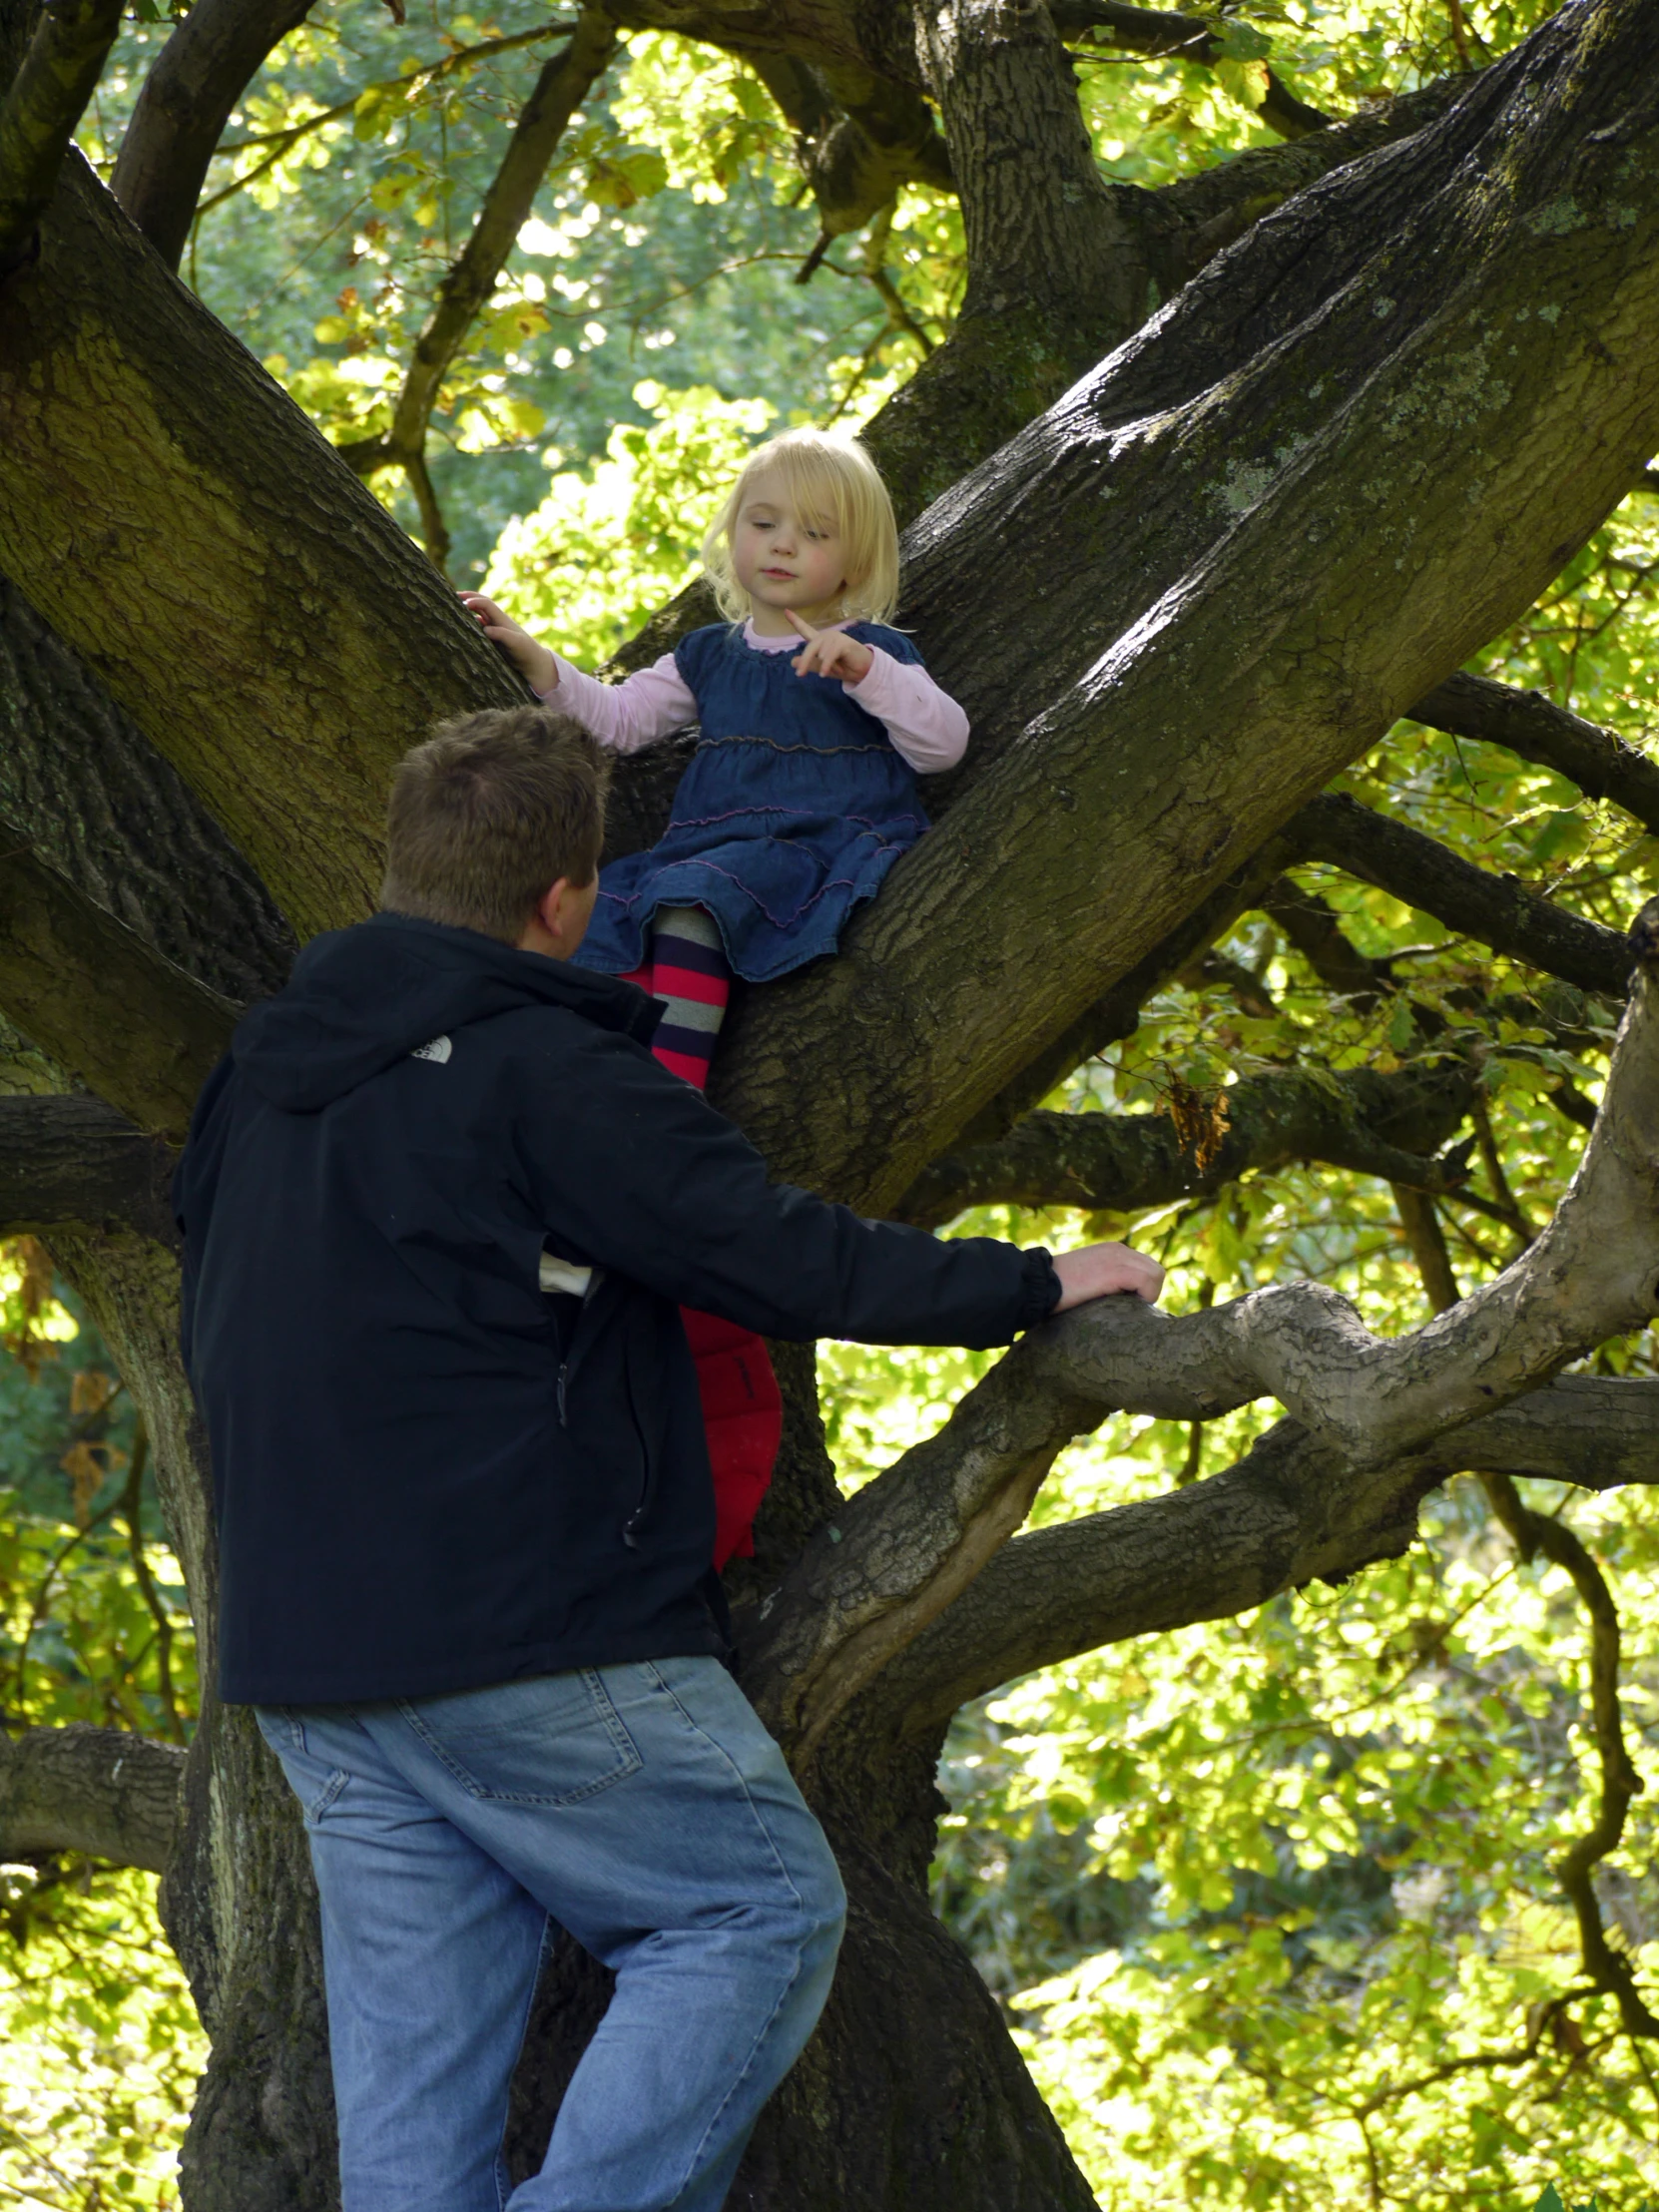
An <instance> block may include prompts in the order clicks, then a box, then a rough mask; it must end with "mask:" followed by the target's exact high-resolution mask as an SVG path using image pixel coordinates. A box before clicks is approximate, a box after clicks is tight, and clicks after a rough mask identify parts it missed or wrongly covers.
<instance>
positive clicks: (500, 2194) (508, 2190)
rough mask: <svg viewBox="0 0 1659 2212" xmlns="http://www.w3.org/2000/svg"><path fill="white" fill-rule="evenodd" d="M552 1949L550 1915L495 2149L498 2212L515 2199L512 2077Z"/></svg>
mask: <svg viewBox="0 0 1659 2212" xmlns="http://www.w3.org/2000/svg"><path fill="white" fill-rule="evenodd" d="M552 1948H553V1916H552V1914H551V1913H549V1914H548V1916H547V1918H546V1920H545V1921H544V1922H543V1923H542V1932H541V1948H540V1950H538V1951H537V1953H536V1970H535V1972H534V1973H533V1974H532V1975H531V1976H530V1986H529V1988H528V1989H527V1990H526V1991H525V1993H524V2017H523V2018H522V2019H521V2020H520V2022H519V2027H518V2057H516V2058H515V2059H514V2060H513V2064H512V2068H511V2071H510V2072H509V2073H508V2075H507V2101H506V2104H505V2106H504V2108H503V2110H502V2114H501V2139H500V2141H499V2142H498V2143H497V2144H496V2146H495V2162H494V2163H495V2200H496V2212H507V2204H508V2201H509V2199H510V2198H511V2197H512V2195H513V2193H514V2192H513V2190H512V2187H511V2186H510V2184H509V2183H508V2178H507V2166H506V2148H507V2123H508V2121H509V2120H510V2119H511V2118H512V2103H513V2076H514V2074H516V2073H517V2072H518V2059H519V2058H522V2057H523V2055H524V2038H525V2037H526V2035H528V2034H529V2032H530V2014H531V2012H532V2011H533V2010H534V2009H535V2003H536V1991H537V1990H538V1989H539V1988H540V1987H541V1977H542V1970H543V1968H544V1967H545V1966H546V1964H547V1960H548V1954H549V1952H550V1951H551V1950H552Z"/></svg>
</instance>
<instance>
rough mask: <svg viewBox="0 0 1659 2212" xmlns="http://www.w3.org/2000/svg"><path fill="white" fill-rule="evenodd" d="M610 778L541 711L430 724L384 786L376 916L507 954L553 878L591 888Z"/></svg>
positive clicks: (598, 754)
mask: <svg viewBox="0 0 1659 2212" xmlns="http://www.w3.org/2000/svg"><path fill="white" fill-rule="evenodd" d="M609 776H610V759H609V756H608V755H607V754H605V753H604V752H603V751H602V750H601V748H600V747H599V745H598V744H597V743H596V742H595V741H594V740H593V739H592V738H591V737H589V735H588V733H587V732H586V731H585V730H584V729H582V727H581V726H580V724H578V723H575V722H572V721H571V719H570V717H569V716H568V715H561V714H555V713H554V712H553V711H552V709H551V708H547V707H495V708H490V709H486V711H485V712H484V713H482V714H477V715H462V716H459V717H458V718H457V719H456V720H454V721H452V722H441V723H439V725H438V726H437V729H436V730H435V731H434V732H433V734H432V735H431V737H429V738H428V739H427V740H426V743H425V744H424V745H417V746H416V747H415V749H414V751H413V752H412V753H405V754H404V756H403V758H402V760H401V761H399V762H398V764H397V773H396V775H395V777H394V778H393V780H392V787H391V804H390V806H389V807H388V808H387V810H386V879H385V885H384V887H383V889H382V890H381V892H380V904H381V906H382V908H384V909H386V910H388V911H390V912H391V913H394V914H413V915H415V916H416V917H417V918H418V919H420V920H422V921H441V922H446V923H447V924H448V925H449V926H450V927H451V928H453V929H476V930H477V931H478V933H479V934H480V935H481V936H485V937H499V938H500V939H501V940H502V942H503V943H504V944H517V942H518V940H519V938H520V937H521V936H522V935H523V933H524V928H525V924H526V923H527V922H528V921H529V919H530V916H531V915H532V914H533V913H534V912H535V910H536V907H537V904H538V903H539V901H540V900H541V899H542V898H543V896H544V895H545V894H546V892H547V890H548V888H549V887H550V886H551V885H552V884H554V883H556V882H557V881H558V879H559V877H560V876H561V875H562V876H565V877H567V878H568V879H569V880H570V881H571V882H572V883H575V884H583V885H585V884H588V883H591V882H592V881H593V878H594V875H595V873H596V872H597V870H598V867H599V848H600V845H601V843H602V842H603V840H604V835H605V786H606V783H607V782H608V780H609Z"/></svg>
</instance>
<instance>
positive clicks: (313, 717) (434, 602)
mask: <svg viewBox="0 0 1659 2212" xmlns="http://www.w3.org/2000/svg"><path fill="white" fill-rule="evenodd" d="M65 357H74V358H76V359H78V360H79V361H80V362H81V367H80V368H79V369H78V371H77V374H76V375H75V376H74V377H73V378H70V377H63V376H60V375H58V374H57V373H56V370H55V368H54V366H53V364H54V363H58V362H61V360H62V359H64V358H65ZM48 392H49V394H50V400H49V403H48V402H47V399H46V398H45V397H44V396H43V394H46V393H48ZM158 395H165V403H162V402H161V401H160V400H159V398H158ZM112 414H113V416H114V417H115V419H117V420H118V421H119V423H120V425H121V429H120V467H119V468H116V467H113V466H112V465H111V445H110V437H111V433H110V421H111V418H112ZM157 518H166V519H165V522H163V521H160V520H158V519H157ZM0 570H4V571H5V572H6V573H7V574H9V575H10V576H12V577H13V578H14V579H15V580H16V581H17V582H18V584H19V585H20V586H21V588H22V589H24V590H25V591H26V592H28V593H29V594H30V596H31V597H32V598H33V599H34V600H35V602H36V603H37V604H40V603H42V602H44V601H47V600H48V599H49V602H50V604H51V606H52V609H53V623H54V626H55V628H56V629H57V630H58V632H59V634H60V636H61V637H63V638H64V639H65V640H66V642H68V643H69V644H70V645H71V646H72V647H73V648H74V650H75V651H76V652H77V653H79V654H80V655H81V657H82V659H83V660H84V661H85V662H86V663H87V665H88V667H89V668H90V669H91V670H92V672H93V673H94V674H95V675H96V676H97V677H98V678H99V679H100V681H101V682H103V683H104V684H105V685H106V686H107V688H108V690H109V692H110V694H111V695H112V697H114V698H115V699H116V700H117V701H118V702H119V703H120V704H121V705H122V707H123V708H124V709H125V710H126V711H127V712H128V713H129V714H131V715H132V717H133V719H134V720H135V722H137V724H138V725H139V727H140V728H141V729H143V730H144V731H145V733H146V735H147V736H148V737H149V738H150V740H151V742H152V743H153V744H154V745H156V747H157V748H158V750H159V751H161V752H162V753H164V754H165V755H166V756H167V758H168V759H169V760H171V761H172V762H173V764H174V765H175V767H177V768H178V769H179V771H180V773H181V774H182V775H183V776H184V778H185V780H186V781H187V783H189V784H190V786H191V787H192V789H193V790H194V791H195V792H196V793H197V794H198V796H199V797H200V798H201V799H203V800H204V801H205V802H206V804H207V806H208V807H209V808H210V809H211V810H212V812H213V813H214V815H215V816H216V817H217V818H218V820H219V821H220V822H221V823H222V824H223V825H224V826H225V828H226V830H227V831H228V832H229V834H230V836H231V837H232V838H234V840H235V842H236V844H237V845H238V847H239V848H240V849H241V851H242V852H244V853H245V854H246V855H247V856H248V859H249V860H250V861H251V862H252V864H253V865H254V867H255V868H257V869H258V870H259V872H260V874H261V875H262V876H263V877H264V878H265V880H266V882H267V883H268V884H269V885H270V886H271V889H272V891H273V893H274V894H275V896H276V897H277V900H278V902H279V903H280V904H281V906H282V908H283V910H284V912H286V913H287V914H288V915H289V916H290V917H291V919H292V921H293V923H294V925H295V927H296V928H297V929H298V930H299V931H300V932H301V933H302V934H308V933H309V932H310V931H312V930H314V929H317V928H321V927H331V926H335V925H337V924H339V923H341V922H344V921H351V920H357V919H360V918H361V916H362V915H363V914H365V913H367V912H369V911H371V910H372V908H373V906H374V903H375V900H376V897H377V893H378V889H379V881H380V874H381V868H382V845H381V839H382V835H383V823H384V813H385V794H386V790H387V787H388V785H389V782H390V775H391V770H392V767H393V765H394V764H395V762H396V761H397V759H398V758H399V756H400V755H401V754H402V753H403V752H404V751H405V750H406V749H407V747H408V746H409V745H411V744H412V743H414V742H415V741H416V740H417V739H418V738H419V737H420V736H421V735H422V734H423V733H424V732H425V731H426V730H427V729H428V728H429V727H430V724H431V722H432V720H433V718H434V716H437V715H441V714H457V713H464V712H467V711H469V710H472V709H476V708H480V707H486V706H491V705H507V704H511V703H514V702H517V701H520V700H522V699H523V698H524V696H525V694H524V691H523V687H522V686H521V685H520V684H519V683H518V682H517V681H516V679H515V678H514V677H513V676H512V675H511V674H510V673H509V671H508V670H507V668H506V666H505V664H504V663H503V662H502V661H501V659H500V658H499V656H498V655H497V654H496V653H495V652H494V651H493V650H492V649H491V648H490V646H489V645H488V644H486V642H485V641H484V640H483V638H482V637H480V636H479V634H478V628H477V625H476V623H474V622H472V621H471V620H470V619H469V618H468V617H467V615H466V614H465V613H464V611H463V610H462V609H461V608H460V606H459V605H458V604H457V602H456V600H455V596H454V594H453V593H452V592H451V591H449V590H448V588H447V587H446V586H445V584H444V583H443V581H442V579H441V578H440V577H439V576H438V575H437V574H436V572H435V571H434V570H433V568H432V566H431V563H430V562H429V561H427V559H426V558H425V556H424V555H423V554H422V553H421V551H420V550H419V548H418V547H417V546H415V545H413V544H411V543H410V541H409V539H408V538H407V537H406V536H405V535H404V533H403V532H402V530H401V529H399V527H398V526H397V524H396V523H395V522H394V521H393V520H392V518H391V516H390V515H389V514H388V513H387V512H386V510H385V509H384V508H383V507H382V506H381V505H380V503H379V501H378V500H376V499H375V498H374V497H373V495H372V493H370V492H369V491H368V490H367V488H366V487H365V486H363V485H360V484H358V483H357V482H356V481H355V479H354V478H353V477H352V475H351V473H350V471H349V470H348V469H347V468H346V467H345V465H344V463H343V462H342V461H341V460H340V459H339V456H338V455H337V454H336V453H335V451H334V450H333V448H332V447H331V446H330V445H328V444H327V443H326V442H325V441H324V440H323V439H322V438H321V437H320V436H319V435H318V434H317V433H316V431H315V430H314V429H312V428H311V426H310V425H309V424H308V423H307V422H306V421H305V419H304V417H303V416H302V415H301V414H300V412H299V410H298V409H297V408H296V407H295V406H294V404H293V402H292V401H291V400H290V399H289V398H288V397H287V395H286V393H285V392H283V391H282V390H281V388H280V387H279V386H278V385H277V383H276V382H275V381H274V380H273V379H272V378H271V377H270V376H269V375H267V373H266V372H265V370H264V369H263V368H261V366H260V365H259V363H258V362H257V361H256V360H254V358H253V357H252V355H250V354H248V353H247V352H245V351H244V349H243V348H242V347H241V346H239V345H238V344H237V342H236V340H235V339H234V338H233V337H231V335H230V334H229V332H228V331H226V330H225V328H224V327H223V325H222V324H220V323H219V322H218V321H216V319H215V318H214V317H213V316H212V315H211V314H210V313H209V312H208V310H207V309H206V308H205V307H204V306H203V305H202V304H201V303H200V301H198V300H197V299H196V298H195V297H194V296H193V295H192V294H191V293H190V292H189V291H187V290H186V288H185V287H184V286H183V285H182V284H180V283H179V282H178V280H177V279H176V278H175V277H171V276H170V275H169V274H168V272H167V271H166V270H165V269H164V268H163V267H162V266H161V264H160V263H159V262H158V261H157V259H156V257H155V256H154V255H153V254H152V253H151V252H150V250H149V248H148V247H147V246H146V245H145V243H144V241H143V240H142V239H141V238H140V237H139V236H138V234H137V233H136V232H135V231H134V230H133V229H132V227H131V225H130V224H128V223H126V222H125V221H124V220H123V219H121V218H120V217H119V215H118V214H117V213H116V211H115V209H114V206H113V203H112V202H111V201H110V200H109V198H108V196H107V195H106V194H105V193H104V192H103V190H102V188H101V187H100V186H99V185H98V184H97V182H96V181H95V180H94V179H93V177H92V176H91V173H90V172H89V170H88V169H87V167H86V165H85V163H84V162H82V161H81V160H80V158H79V157H78V156H75V155H72V156H71V158H70V160H69V162H68V163H67V164H66V165H65V173H64V177H63V180H62V182H61V183H60V186H59V190H58V196H57V198H56V200H55V202H54V204H53V209H52V212H51V214H50V216H49V218H48V220H47V222H46V224H45V225H44V226H43V230H42V254H41V259H40V261H39V262H38V263H37V264H36V265H35V266H34V268H33V269H32V270H31V271H29V272H28V274H27V276H26V277H22V278H19V279H17V280H16V282H14V284H13V285H12V286H11V287H10V289H9V291H8V294H7V301H6V313H5V315H4V316H3V317H0ZM210 599H211V605H210ZM116 1103H121V1102H120V1101H116Z"/></svg>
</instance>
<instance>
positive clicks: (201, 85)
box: [110, 0, 311, 269]
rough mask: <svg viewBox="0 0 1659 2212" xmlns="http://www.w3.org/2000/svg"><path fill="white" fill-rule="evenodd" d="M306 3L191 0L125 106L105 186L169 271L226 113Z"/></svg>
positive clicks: (296, 0) (308, 1)
mask: <svg viewBox="0 0 1659 2212" xmlns="http://www.w3.org/2000/svg"><path fill="white" fill-rule="evenodd" d="M310 8H311V0H196V4H195V5H194V6H193V7H192V9H191V11H190V13H189V14H188V15H187V16H186V17H185V18H184V19H183V21H182V22H180V23H178V24H177V25H176V26H175V28H174V31H173V34H172V36H171V37H170V38H169V40H168V42H167V44H166V45H165V46H164V47H163V48H162V50H161V52H160V54H158V55H157V57H156V61H155V65H154V67H153V68H152V69H151V71H150V74H149V76H148V77H147V78H146V79H145V81H144V87H143V89H142V91H141V92H140V93H139V96H138V99H137V101H136V102H135V103H134V106H133V113H132V116H131V118H130V119H129V121H128V124H127V130H126V134H125V136H124V137H123V139H122V141H121V151H120V153H119V154H118V155H117V156H116V163H115V169H114V172H113V173H112V175H111V177H110V190H111V192H113V193H114V194H115V197H116V198H117V200H119V201H120V203H121V205H122V206H123V207H124V208H125V209H126V211H127V213H128V214H129V215H130V216H131V217H132V219H133V221H134V222H135V223H136V224H137V225H138V227H139V229H140V230H141V231H142V232H143V233H144V235H145V237H146V238H147V239H148V240H149V241H150V243H151V245H152V246H153V247H154V248H155V249H156V252H157V253H158V254H160V256H161V257H162V259H163V261H165V262H166V264H167V266H168V268H169V269H177V268H178V266H179V257H180V255H181V254H183V252H184V250H185V242H186V240H187V239H188V238H189V237H190V227H191V221H192V218H193V217H194V216H195V214H196V203H197V200H198V199H199V198H200V196H201V192H202V185H203V180H204V179H205V178H206V176H207V174H208V165H209V163H210V162H211V161H212V160H213V156H214V150H215V148H216V147H217V146H218V144H219V141H220V138H221V136H222V134H223V132H224V129H225V126H226V124H227V123H228V122H229V121H230V119H231V111H232V110H233V109H234V108H235V106H236V104H237V102H238V101H239V100H240V99H241V98H242V96H243V94H244V92H246V91H247V89H248V86H249V85H250V83H251V82H252V81H253V79H254V78H255V76H257V75H258V73H259V71H260V69H261V68H262V67H263V66H264V64H265V61H266V58H267V56H268V55H270V54H271V53H272V52H273V51H274V50H275V48H276V47H277V46H278V45H279V44H280V42H281V41H282V40H283V39H284V38H286V36H287V34H288V33H289V32H290V31H291V30H294V29H296V28H297V26H298V25H299V24H301V23H303V22H304V20H305V17H306V16H307V15H308V14H309V12H310Z"/></svg>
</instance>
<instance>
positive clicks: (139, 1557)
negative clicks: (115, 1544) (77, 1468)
mask: <svg viewBox="0 0 1659 2212" xmlns="http://www.w3.org/2000/svg"><path fill="white" fill-rule="evenodd" d="M149 1456H150V1431H149V1429H148V1428H147V1427H146V1426H145V1421H144V1415H143V1414H142V1413H141V1414H139V1416H138V1418H137V1420H136V1421H135V1423H134V1426H133V1458H132V1464H131V1466H130V1468H129V1470H128V1474H127V1487H126V1488H125V1490H123V1492H122V1493H121V1508H122V1511H123V1513H124V1514H125V1515H126V1519H127V1552H128V1556H129V1557H130V1558H131V1560H132V1562H133V1574H134V1577H135V1578H136V1580H137V1582H138V1586H139V1591H140V1594H141V1595H142V1596H143V1599H144V1602H145V1604H146V1605H147V1606H148V1607H149V1609H150V1617H151V1619H152V1620H153V1621H154V1622H155V1624H156V1677H157V1681H158V1683H159V1684H160V1688H161V1699H162V1710H163V1712H165V1713H166V1715H167V1725H168V1732H169V1734H170V1735H171V1736H172V1738H173V1740H174V1742H175V1743H179V1744H182V1743H184V1742H185V1740H186V1738H185V1725H184V1722H183V1721H182V1720H181V1719H180V1717H179V1706H178V1702H177V1700H176V1698H175V1696H174V1692H173V1621H172V1617H171V1615H170V1614H169V1612H168V1610H167V1607H166V1606H165V1605H164V1604H163V1603H162V1596H161V1592H160V1591H159V1590H158V1589H157V1587H156V1583H155V1578H154V1577H153V1576H152V1574H151V1572H150V1562H149V1561H148V1560H147V1559H146V1558H145V1556H144V1469H145V1463H146V1461H147V1460H148V1459H149Z"/></svg>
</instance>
